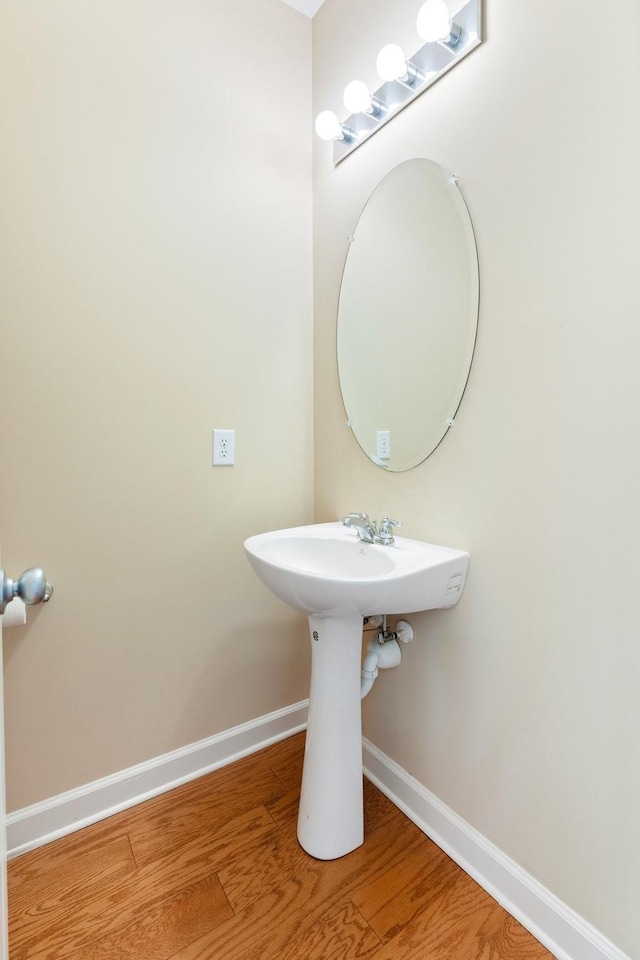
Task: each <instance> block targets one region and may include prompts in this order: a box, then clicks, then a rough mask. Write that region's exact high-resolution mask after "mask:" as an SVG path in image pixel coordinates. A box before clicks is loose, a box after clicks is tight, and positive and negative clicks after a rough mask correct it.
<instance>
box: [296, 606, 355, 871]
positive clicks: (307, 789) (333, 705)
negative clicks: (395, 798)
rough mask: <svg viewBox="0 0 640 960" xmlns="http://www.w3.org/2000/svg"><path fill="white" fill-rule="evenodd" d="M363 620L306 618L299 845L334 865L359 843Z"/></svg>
mask: <svg viewBox="0 0 640 960" xmlns="http://www.w3.org/2000/svg"><path fill="white" fill-rule="evenodd" d="M362 627H363V619H362V617H360V616H354V617H318V616H315V615H311V616H310V617H309V631H310V634H311V692H310V694H309V719H308V725H307V740H306V746H305V753H304V768H303V772H302V790H301V794H300V809H299V812H298V840H299V841H300V844H301V846H302V847H303V848H304V849H305V850H306V851H307V853H310V854H311V856H312V857H317V858H318V859H319V860H334V859H336V858H337V857H342V856H344V854H345V853H349V852H350V851H351V850H355V848H356V847H359V846H360V845H361V844H362V843H363V841H364V814H363V806H362V803H363V798H362V717H361V706H360V659H361V652H362Z"/></svg>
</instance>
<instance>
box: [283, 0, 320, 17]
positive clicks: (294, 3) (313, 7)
mask: <svg viewBox="0 0 640 960" xmlns="http://www.w3.org/2000/svg"><path fill="white" fill-rule="evenodd" d="M282 2H283V3H286V4H288V5H289V6H290V7H293V9H294V10H299V11H300V13H304V14H306V15H307V16H308V17H312V16H313V15H314V14H315V13H317V11H318V10H319V9H320V7H321V6H322V4H323V2H324V0H282Z"/></svg>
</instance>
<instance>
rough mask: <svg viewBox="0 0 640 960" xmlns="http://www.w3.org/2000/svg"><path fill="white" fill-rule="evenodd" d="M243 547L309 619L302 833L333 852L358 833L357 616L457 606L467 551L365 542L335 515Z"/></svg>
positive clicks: (318, 853) (352, 842)
mask: <svg viewBox="0 0 640 960" xmlns="http://www.w3.org/2000/svg"><path fill="white" fill-rule="evenodd" d="M244 547H245V550H246V553H247V557H248V558H249V562H250V564H251V566H252V567H253V569H254V571H255V572H256V573H257V575H258V577H259V578H260V580H262V582H263V583H264V584H265V585H266V586H267V587H269V589H270V590H271V591H272V592H273V593H275V595H276V596H277V597H280V599H281V600H284V601H285V603H288V604H289V605H290V606H291V607H294V608H295V609H296V610H301V611H302V612H303V613H306V614H307V616H308V619H309V636H310V639H311V689H310V692H309V712H308V721H307V739H306V745H305V754H304V769H303V773H302V787H301V791H300V807H299V810H298V840H299V841H300V844H301V845H302V846H303V847H304V849H305V850H306V851H307V853H310V854H311V855H312V856H313V857H318V858H319V859H320V860H333V859H334V858H335V857H342V856H344V855H345V854H346V853H349V852H350V851H351V850H355V848H356V847H358V846H360V844H361V843H362V842H363V839H364V820H363V813H362V725H361V723H362V718H361V714H360V654H361V648H362V626H363V624H362V618H363V617H367V616H373V615H375V614H385V613H391V614H397V613H411V612H414V611H418V610H431V609H433V608H434V607H453V606H455V604H456V603H457V602H458V600H459V598H460V594H461V593H462V589H463V587H464V581H465V577H466V575H467V566H468V563H469V554H468V553H465V552H464V551H463V550H451V549H449V548H448V547H436V546H434V545H433V544H431V543H421V542H420V541H419V540H408V539H406V537H396V541H395V544H394V545H393V546H388V547H385V546H382V545H378V544H375V543H363V542H362V541H361V540H359V539H358V537H357V534H356V531H355V530H353V529H349V528H347V527H345V526H343V525H342V524H341V523H319V524H314V525H313V526H309V527H293V528H292V529H290V530H276V531H274V532H273V533H260V534H258V535H257V536H255V537H249V539H248V540H246V541H245V544H244Z"/></svg>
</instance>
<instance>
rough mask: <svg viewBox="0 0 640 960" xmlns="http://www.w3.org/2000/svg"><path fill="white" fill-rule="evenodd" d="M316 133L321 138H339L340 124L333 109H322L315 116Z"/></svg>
mask: <svg viewBox="0 0 640 960" xmlns="http://www.w3.org/2000/svg"><path fill="white" fill-rule="evenodd" d="M316 133H317V134H318V136H319V137H320V139H321V140H339V139H340V137H341V136H342V124H341V123H340V121H339V120H338V118H337V117H336V115H335V113H334V112H333V110H323V111H322V113H319V114H318V116H317V117H316Z"/></svg>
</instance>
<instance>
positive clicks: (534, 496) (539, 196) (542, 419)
mask: <svg viewBox="0 0 640 960" xmlns="http://www.w3.org/2000/svg"><path fill="white" fill-rule="evenodd" d="M418 5H419V4H417V3H416V2H415V0H396V2H394V3H393V4H391V3H388V2H387V0H374V2H369V0H326V2H325V4H324V6H323V8H322V9H321V11H320V12H319V13H318V14H317V16H316V17H315V19H314V101H315V102H314V109H315V110H316V111H318V110H320V109H333V110H335V111H336V112H337V113H339V114H341V113H343V111H342V110H341V92H342V89H343V87H344V86H345V84H346V83H347V81H349V80H351V79H354V78H356V77H360V78H362V79H364V80H366V81H368V82H370V83H371V84H373V86H374V87H375V85H376V84H375V75H374V71H375V67H374V65H375V58H376V54H377V51H378V49H379V48H380V47H381V46H382V45H383V44H384V43H385V42H399V43H403V42H404V43H405V44H406V49H407V50H408V51H411V50H413V49H415V48H416V47H417V45H418V41H417V37H416V36H415V33H414V24H415V13H416V10H417V7H418ZM486 8H487V23H486V38H487V42H486V43H485V44H484V46H482V47H480V48H479V49H478V50H477V51H475V52H474V53H473V54H472V55H471V56H470V57H468V58H467V59H466V60H465V61H464V63H462V64H460V65H459V66H458V67H457V68H456V69H455V70H454V71H453V72H452V73H450V74H449V75H447V76H446V77H445V78H443V79H442V80H441V81H440V82H439V83H437V84H436V85H435V86H434V87H433V88H432V89H431V90H430V91H429V92H427V93H425V94H424V96H422V97H420V98H419V99H418V100H417V101H415V102H414V103H413V104H412V105H411V106H410V107H408V108H407V109H406V110H405V111H404V112H403V113H402V114H401V115H399V116H398V117H397V118H395V119H394V120H393V121H392V122H391V123H389V124H388V125H387V126H386V127H385V128H384V130H382V131H381V132H380V133H379V134H377V135H376V136H375V137H374V138H373V139H372V140H371V141H370V142H369V143H367V144H366V145H365V146H363V147H362V149H360V150H357V151H356V152H355V153H354V154H353V155H352V156H350V157H349V158H348V159H346V160H345V161H344V162H343V163H342V164H340V165H339V166H338V167H337V168H335V169H334V168H333V166H332V164H331V162H330V149H331V148H330V146H329V145H327V144H323V143H321V142H318V143H317V144H316V146H315V151H316V155H315V182H314V190H315V284H316V343H315V349H316V355H315V363H316V381H317V389H316V403H315V411H316V497H317V499H316V516H317V519H318V520H328V519H331V518H335V517H339V516H340V515H342V514H344V513H345V512H347V511H349V510H367V511H369V513H370V514H372V515H373V516H379V515H380V514H382V513H388V514H389V515H390V516H392V517H396V518H398V519H401V520H404V521H405V524H406V527H405V531H403V532H406V533H407V535H409V536H415V537H419V538H423V539H428V540H432V541H434V542H440V543H444V544H448V545H450V546H455V547H462V548H467V549H468V550H469V551H470V553H471V566H470V575H469V579H468V583H467V587H466V591H465V595H464V596H463V598H462V601H461V603H460V605H459V606H458V607H457V608H456V609H455V610H454V611H449V612H442V613H430V614H423V615H414V616H412V617H411V618H410V619H411V620H412V622H413V623H414V626H415V628H416V631H417V639H416V641H415V643H414V644H413V645H412V647H410V648H408V649H407V650H406V652H405V655H404V660H403V664H402V666H401V667H400V668H399V669H398V670H397V671H390V672H389V673H388V674H385V675H384V676H382V677H381V678H380V679H379V680H378V682H377V684H376V686H375V687H374V689H373V691H372V693H371V694H370V696H369V698H368V699H367V701H366V703H365V733H366V735H367V736H368V737H369V738H370V739H371V740H373V742H374V743H375V744H376V745H377V746H378V747H380V749H382V750H383V751H384V752H385V753H387V754H388V755H389V756H391V757H392V758H393V759H394V760H395V761H396V762H398V763H399V764H401V766H403V767H404V768H405V769H406V770H408V771H409V772H410V773H411V774H413V775H414V776H415V777H417V779H418V780H420V781H421V782H422V783H423V784H425V785H426V786H427V787H428V788H429V789H431V790H432V791H433V792H434V793H435V794H436V795H437V796H438V797H440V799H441V800H443V801H444V802H445V803H447V804H448V805H449V806H450V807H452V808H453V809H454V810H455V811H456V812H457V813H458V814H460V815H461V816H462V817H464V818H465V819H466V820H467V821H469V822H470V823H471V824H472V825H473V826H474V827H476V828H477V829H478V830H480V831H481V832H482V833H483V834H485V835H486V836H487V837H488V838H489V839H490V840H491V841H493V843H495V844H497V846H498V847H499V848H501V849H502V850H504V851H505V852H506V853H507V854H508V855H510V856H511V857H513V858H514V859H515V860H516V861H517V862H518V863H519V864H521V866H522V867H524V868H525V869H526V870H528V871H529V872H530V873H531V874H533V876H535V877H536V878H537V879H538V880H539V881H541V882H542V883H543V884H545V885H546V886H547V887H548V888H549V889H550V890H551V891H553V893H555V894H556V895H557V896H558V897H560V899H561V900H563V901H564V902H565V903H567V904H568V905H569V906H571V907H573V908H574V909H575V910H576V911H578V912H579V913H581V914H582V915H583V916H584V917H586V918H587V919H588V920H589V921H590V922H591V923H592V924H594V925H595V926H596V927H598V928H599V929H600V930H601V931H602V932H603V933H604V934H605V935H607V936H609V937H610V938H611V939H612V940H613V941H614V942H615V943H617V944H618V945H619V947H620V948H622V949H623V950H625V951H626V952H628V954H629V955H630V956H638V955H640V920H639V918H638V910H637V905H638V890H639V889H640V832H639V829H638V816H637V798H638V796H639V795H640V769H639V766H640V752H639V751H638V730H640V697H639V696H638V689H639V682H640V642H639V637H640V612H639V608H638V601H637V594H638V583H639V577H640V565H639V563H638V548H637V530H638V479H639V476H640V435H639V433H638V430H637V426H636V422H635V421H636V411H637V409H638V373H637V358H638V354H639V351H640V324H638V302H639V301H640V283H639V277H640V271H639V270H638V263H637V259H638V223H639V222H640V186H639V183H638V177H637V175H636V173H635V171H636V170H637V169H638V167H639V166H640V120H639V117H640V111H639V110H638V102H639V100H638V97H639V94H640V55H639V53H638V47H637V43H636V38H637V35H638V31H639V28H640V11H639V8H638V5H637V2H636V0H623V2H622V3H621V4H619V5H617V6H616V11H615V18H616V23H618V24H620V25H621V27H622V25H624V27H623V28H622V29H620V30H617V29H616V30H615V42H614V43H612V37H611V35H610V33H609V39H608V40H605V39H604V38H603V33H602V24H601V22H600V21H599V20H598V18H597V17H595V13H596V11H595V10H593V9H592V10H591V13H593V14H594V17H593V19H592V20H591V19H589V18H588V16H587V13H586V11H585V5H584V4H583V3H580V2H578V0H566V2H565V3H562V4H557V3H551V2H543V3H529V4H522V3H513V2H510V0H490V2H488V3H486ZM413 156H424V157H428V158H430V159H432V160H435V161H437V162H439V163H440V164H442V165H443V166H444V167H446V168H447V169H449V170H451V171H453V172H455V173H456V174H457V175H458V176H459V178H460V187H461V189H462V192H463V194H464V196H465V199H466V201H467V203H468V206H469V209H470V212H471V217H472V219H473V222H474V225H475V229H476V234H477V242H478V250H479V258H480V275H481V308H480V325H479V339H478V344H477V351H476V356H475V360H474V365H473V368H472V372H471V379H470V382H469V387H468V390H467V393H466V395H465V398H464V400H463V403H462V406H461V408H460V411H459V414H458V425H457V426H456V428H455V430H454V431H452V432H450V434H449V436H448V437H447V438H446V439H445V441H444V442H443V444H442V445H441V446H440V447H439V448H438V450H437V451H436V453H435V454H434V455H433V457H431V458H430V459H429V460H428V461H427V462H426V463H424V464H423V465H421V466H420V467H418V468H416V469H415V470H413V471H410V472H408V473H404V474H400V475H398V474H391V475H390V474H386V473H384V472H383V471H381V470H379V469H377V468H376V467H374V466H373V465H372V464H371V463H369V462H368V461H367V460H366V458H365V457H364V455H363V454H362V453H361V451H360V449H359V448H358V447H357V445H356V443H355V441H354V440H353V438H352V437H351V436H350V435H349V433H348V430H347V429H346V428H345V425H344V421H345V415H344V412H343V409H342V406H341V402H340V396H339V389H338V383H337V375H336V370H335V362H334V340H335V316H336V306H337V295H338V287H339V282H340V274H341V270H342V265H343V261H344V257H345V254H346V249H347V239H346V238H347V236H348V235H349V233H350V231H351V229H352V227H353V224H354V223H355V220H356V217H357V215H358V213H359V211H360V209H361V207H362V205H363V203H364V201H365V200H366V198H367V197H368V195H369V193H370V192H371V190H372V189H373V187H374V186H375V184H376V183H377V182H378V181H379V180H380V179H381V178H382V177H383V176H384V175H385V174H386V173H387V172H388V171H389V170H390V169H391V168H392V167H393V166H394V165H395V164H397V163H399V162H400V161H403V160H406V159H408V158H409V157H413ZM389 365H390V366H391V368H393V369H395V370H396V371H397V373H398V375H401V373H402V366H403V357H402V349H401V347H396V346H394V345H392V344H390V346H389ZM381 388H384V389H389V380H388V370H385V371H381Z"/></svg>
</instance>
